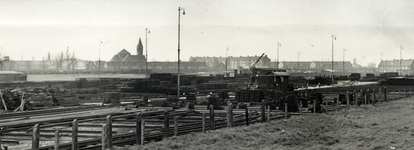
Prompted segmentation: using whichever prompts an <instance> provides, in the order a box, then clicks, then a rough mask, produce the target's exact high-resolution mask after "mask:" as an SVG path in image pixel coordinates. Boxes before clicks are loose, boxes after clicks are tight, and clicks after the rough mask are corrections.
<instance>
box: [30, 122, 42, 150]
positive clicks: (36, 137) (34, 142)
mask: <svg viewBox="0 0 414 150" xmlns="http://www.w3.org/2000/svg"><path fill="white" fill-rule="evenodd" d="M39 128H40V127H39V124H36V125H34V127H33V137H32V150H38V149H39V142H40V137H39V136H40V133H39V132H40V129H39Z"/></svg>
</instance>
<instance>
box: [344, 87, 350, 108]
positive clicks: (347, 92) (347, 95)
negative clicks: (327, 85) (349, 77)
mask: <svg viewBox="0 0 414 150" xmlns="http://www.w3.org/2000/svg"><path fill="white" fill-rule="evenodd" d="M345 98H346V109H349V91H346V95H345Z"/></svg>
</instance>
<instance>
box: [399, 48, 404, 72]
mask: <svg viewBox="0 0 414 150" xmlns="http://www.w3.org/2000/svg"><path fill="white" fill-rule="evenodd" d="M402 49H404V47H403V46H400V73H401V76H403V72H402Z"/></svg>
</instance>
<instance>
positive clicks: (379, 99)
mask: <svg viewBox="0 0 414 150" xmlns="http://www.w3.org/2000/svg"><path fill="white" fill-rule="evenodd" d="M378 101H379V103H381V88H378Z"/></svg>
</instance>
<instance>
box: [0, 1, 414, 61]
mask: <svg viewBox="0 0 414 150" xmlns="http://www.w3.org/2000/svg"><path fill="white" fill-rule="evenodd" d="M179 7H181V8H183V10H184V11H185V15H183V14H182V11H181V15H179V12H178V8H179ZM413 14H414V1H410V0H335V1H332V0H174V1H171V0H99V1H97V0H59V1H56V0H0V53H1V56H9V57H10V58H11V59H13V60H42V59H44V58H45V59H46V58H47V55H48V53H50V54H51V55H52V56H54V55H56V54H59V53H62V52H66V51H67V49H69V51H70V52H71V53H75V56H76V57H77V58H78V59H83V60H98V59H101V60H106V61H109V60H110V59H111V58H112V57H113V56H114V55H115V54H116V53H118V52H119V51H121V50H122V49H126V50H127V51H129V52H130V53H131V54H133V55H136V54H137V52H136V47H137V44H138V40H139V39H141V40H142V43H143V45H144V53H145V51H146V48H147V51H148V60H149V61H177V55H178V53H177V49H178V17H179V16H180V29H181V32H180V36H181V39H180V49H181V54H180V57H181V60H182V61H188V60H189V58H190V57H191V56H217V57H220V56H221V57H225V56H226V50H227V49H228V51H227V56H234V57H238V56H254V55H257V56H260V55H261V54H262V53H265V55H267V57H269V58H270V59H271V60H272V61H276V59H277V51H278V46H277V43H278V42H279V43H280V44H281V46H280V47H279V61H298V60H299V61H321V60H323V61H331V60H332V54H333V59H334V61H343V60H345V61H351V63H353V60H354V59H356V60H357V63H359V64H361V65H364V66H365V65H367V64H368V63H372V62H374V63H377V64H378V63H379V62H380V60H381V59H383V60H392V59H400V58H402V59H410V58H411V57H412V56H414V43H413V42H411V41H414V17H412V15H413ZM146 29H148V30H149V31H150V33H147V34H146ZM335 39H336V40H335ZM100 40H101V41H104V43H102V44H100V42H99V41H100ZM146 41H147V42H146ZM146 43H147V44H146ZM147 45H148V46H147ZM332 52H333V53H332Z"/></svg>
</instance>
